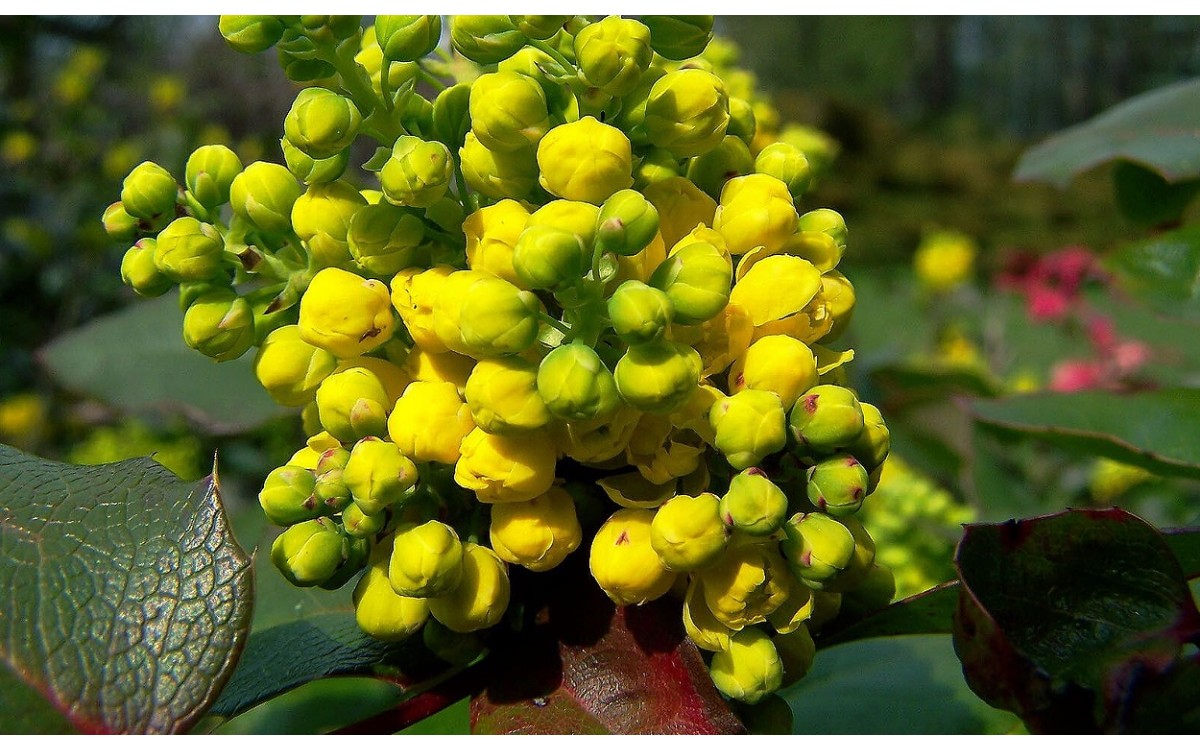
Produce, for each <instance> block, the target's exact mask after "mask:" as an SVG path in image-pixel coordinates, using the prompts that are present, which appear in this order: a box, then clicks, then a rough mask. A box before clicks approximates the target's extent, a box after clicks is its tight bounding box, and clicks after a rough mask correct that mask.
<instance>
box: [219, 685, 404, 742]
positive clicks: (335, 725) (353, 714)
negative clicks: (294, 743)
mask: <svg viewBox="0 0 1200 750" xmlns="http://www.w3.org/2000/svg"><path fill="white" fill-rule="evenodd" d="M403 697H404V689H403V688H401V687H400V686H398V685H394V684H392V683H390V682H384V681H383V680H377V679H372V678H368V677H332V678H329V679H318V680H312V681H311V682H306V683H305V684H303V685H301V686H299V687H297V688H296V689H294V690H290V691H288V692H287V693H284V694H283V695H280V696H279V697H277V698H275V699H274V700H269V701H267V702H266V703H263V704H261V705H258V706H255V707H254V708H252V709H250V710H249V711H246V712H245V713H242V714H239V715H238V716H237V717H236V718H234V719H231V720H230V721H228V722H226V723H224V724H222V725H221V726H220V727H219V728H218V729H217V730H216V732H217V733H218V734H327V733H329V732H332V731H335V730H337V729H341V728H342V727H344V726H346V725H348V724H352V723H354V722H357V721H362V720H363V719H367V718H369V717H371V716H374V715H375V714H377V713H379V712H381V711H386V710H387V709H389V708H390V707H392V706H394V705H396V704H397V703H399V702H400V701H401V700H403Z"/></svg>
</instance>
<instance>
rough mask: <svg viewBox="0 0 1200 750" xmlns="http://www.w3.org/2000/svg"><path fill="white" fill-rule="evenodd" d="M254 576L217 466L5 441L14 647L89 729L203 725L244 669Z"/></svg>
mask: <svg viewBox="0 0 1200 750" xmlns="http://www.w3.org/2000/svg"><path fill="white" fill-rule="evenodd" d="M252 589H253V587H252V582H251V572H250V560H249V558H248V557H247V556H246V554H245V553H244V552H243V551H242V549H241V547H239V546H238V544H237V542H236V541H235V540H234V538H233V536H232V534H231V533H230V530H229V525H228V521H227V519H226V517H225V513H224V510H223V509H222V507H221V501H220V496H219V493H218V490H217V484H216V482H215V480H211V479H208V480H203V481H201V482H200V483H198V484H190V483H186V482H181V481H179V480H178V479H176V478H175V477H174V476H173V475H172V474H171V473H170V472H169V471H167V470H166V469H164V468H162V467H161V466H159V465H158V464H157V463H155V462H154V461H152V460H150V459H146V458H142V459H134V460H131V461H122V462H121V463H117V464H106V465H103V466H69V465H66V464H59V463H54V462H50V461H43V460H41V459H38V458H34V457H32V456H27V455H25V454H22V453H20V452H18V451H16V450H13V449H11V448H9V447H7V446H0V591H4V592H6V594H5V595H6V603H5V605H4V608H3V616H0V644H2V647H0V656H2V657H3V659H4V660H5V661H6V662H8V663H9V665H11V666H12V668H13V669H14V670H15V671H16V672H17V674H19V675H20V676H21V677H22V678H23V679H25V680H26V681H27V682H28V683H29V684H31V685H33V686H35V687H37V688H38V689H39V690H40V691H41V692H43V693H44V694H46V695H47V696H48V697H49V698H50V700H51V701H52V702H53V703H54V704H56V705H58V706H60V707H64V708H65V710H66V711H67V713H68V715H69V718H70V719H71V721H72V722H73V723H74V724H75V726H77V727H79V728H80V729H82V730H85V731H95V732H177V731H182V730H184V729H187V728H188V727H189V726H191V725H192V724H193V723H194V722H195V721H196V720H197V719H198V718H199V717H200V715H201V714H202V713H203V711H204V710H205V709H206V708H207V707H208V705H209V704H210V703H212V701H213V700H214V699H215V698H216V696H217V694H218V693H219V692H220V690H221V688H222V687H223V686H224V684H225V681H226V680H227V679H228V678H229V675H230V674H231V672H232V671H233V666H234V662H235V661H236V659H237V657H238V655H239V654H240V653H241V649H242V647H243V645H244V643H245V639H246V634H247V631H248V630H249V626H250V610H251V599H252V595H253V590H252Z"/></svg>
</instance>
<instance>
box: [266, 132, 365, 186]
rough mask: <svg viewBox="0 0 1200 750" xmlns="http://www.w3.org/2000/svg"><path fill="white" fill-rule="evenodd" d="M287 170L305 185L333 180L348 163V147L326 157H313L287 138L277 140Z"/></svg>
mask: <svg viewBox="0 0 1200 750" xmlns="http://www.w3.org/2000/svg"><path fill="white" fill-rule="evenodd" d="M279 146H280V148H282V149H283V160H284V162H285V163H286V164H287V168H288V171H289V172H291V173H292V174H293V175H295V176H296V179H298V180H300V181H301V182H303V183H304V184H305V185H316V184H320V183H323V182H333V181H334V180H336V179H338V178H339V177H341V176H342V174H344V173H345V171H346V166H347V165H348V164H350V149H348V148H347V149H344V150H342V151H339V152H338V153H336V154H334V155H333V156H331V157H329V158H328V159H314V158H312V157H311V156H309V155H308V154H306V153H304V152H303V151H301V150H300V149H298V148H296V147H295V146H293V145H292V142H291V141H289V140H288V139H287V138H281V139H280V140H279Z"/></svg>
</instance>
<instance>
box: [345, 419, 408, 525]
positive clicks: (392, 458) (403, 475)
mask: <svg viewBox="0 0 1200 750" xmlns="http://www.w3.org/2000/svg"><path fill="white" fill-rule="evenodd" d="M342 480H343V481H344V482H345V483H346V486H347V487H349V488H350V495H351V497H353V498H354V504H355V505H357V506H358V509H359V510H361V511H362V512H363V513H367V514H370V515H374V514H376V513H382V512H383V511H384V510H385V509H386V508H388V507H389V506H392V505H395V504H396V503H399V502H402V501H404V500H405V499H406V498H407V497H408V496H409V490H411V489H412V487H413V486H414V485H415V484H416V483H417V466H416V464H414V463H413V462H412V461H411V460H409V459H408V458H407V457H406V456H404V454H402V453H401V452H400V449H399V448H397V447H396V444H395V443H388V442H385V441H383V440H380V439H379V438H374V437H365V438H363V439H362V440H359V441H358V442H357V443H355V444H354V448H353V449H351V451H350V460H349V461H348V462H347V463H346V468H345V469H343V470H342Z"/></svg>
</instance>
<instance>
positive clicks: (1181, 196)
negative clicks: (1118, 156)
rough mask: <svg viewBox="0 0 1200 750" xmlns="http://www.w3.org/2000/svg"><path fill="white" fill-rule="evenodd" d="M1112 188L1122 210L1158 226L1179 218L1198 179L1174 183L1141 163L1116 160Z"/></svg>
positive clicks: (1146, 224)
mask: <svg viewBox="0 0 1200 750" xmlns="http://www.w3.org/2000/svg"><path fill="white" fill-rule="evenodd" d="M1113 188H1114V190H1115V191H1116V196H1117V206H1118V207H1120V209H1121V213H1123V214H1125V216H1126V217H1127V218H1129V219H1130V220H1131V221H1133V222H1134V223H1136V224H1140V225H1141V226H1144V227H1157V226H1165V225H1170V224H1174V223H1176V222H1178V221H1179V218H1180V216H1182V215H1183V211H1184V209H1185V208H1187V205H1188V203H1190V202H1191V200H1192V198H1193V197H1195V195H1196V190H1197V188H1200V182H1197V181H1195V180H1190V181H1188V182H1181V183H1179V184H1173V183H1170V182H1167V181H1166V180H1164V179H1163V178H1162V177H1160V176H1159V175H1158V173H1156V172H1154V171H1153V170H1150V169H1146V168H1145V167H1143V166H1141V165H1140V164H1134V163H1133V162H1128V161H1118V162H1117V163H1116V164H1114V165H1113Z"/></svg>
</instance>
